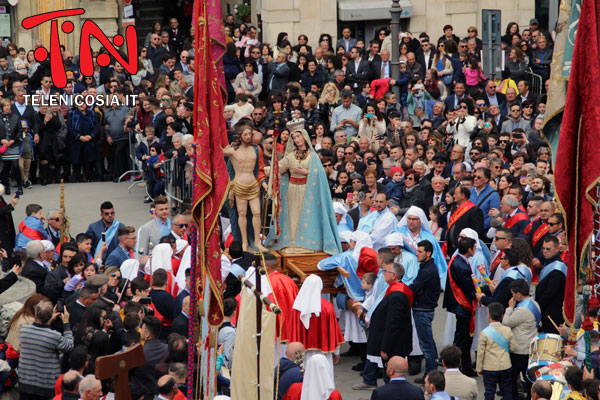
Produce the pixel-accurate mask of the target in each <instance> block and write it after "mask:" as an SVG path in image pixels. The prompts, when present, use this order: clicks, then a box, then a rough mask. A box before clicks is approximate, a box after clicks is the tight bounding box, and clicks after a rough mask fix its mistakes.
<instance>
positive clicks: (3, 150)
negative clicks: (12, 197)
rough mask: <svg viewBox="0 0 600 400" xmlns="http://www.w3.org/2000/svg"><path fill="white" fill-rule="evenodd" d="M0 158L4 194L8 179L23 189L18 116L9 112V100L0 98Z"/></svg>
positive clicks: (8, 188)
mask: <svg viewBox="0 0 600 400" xmlns="http://www.w3.org/2000/svg"><path fill="white" fill-rule="evenodd" d="M0 108H1V109H2V112H1V113H0V158H1V159H2V164H3V165H2V173H1V178H0V179H1V180H2V184H3V185H4V186H5V187H6V194H10V179H11V174H12V177H13V178H14V179H15V181H16V182H17V188H18V190H22V189H23V181H22V179H21V169H20V168H19V159H20V158H21V145H22V143H23V130H22V128H21V123H20V116H19V115H18V114H17V113H13V112H11V109H10V100H8V99H2V100H0Z"/></svg>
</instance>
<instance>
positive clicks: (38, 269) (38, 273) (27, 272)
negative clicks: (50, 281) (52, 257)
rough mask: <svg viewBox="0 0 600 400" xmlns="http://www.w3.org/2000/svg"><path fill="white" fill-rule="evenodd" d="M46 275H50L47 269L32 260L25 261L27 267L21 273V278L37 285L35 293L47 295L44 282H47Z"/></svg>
mask: <svg viewBox="0 0 600 400" xmlns="http://www.w3.org/2000/svg"><path fill="white" fill-rule="evenodd" d="M46 275H48V271H47V270H46V268H44V267H42V266H41V265H40V264H38V263H37V262H35V261H34V260H33V259H31V258H28V259H27V261H25V266H24V267H23V271H21V276H22V277H23V278H27V279H29V280H31V281H33V283H35V292H36V293H41V294H45V292H44V282H45V281H46Z"/></svg>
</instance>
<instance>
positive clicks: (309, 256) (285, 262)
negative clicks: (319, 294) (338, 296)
mask: <svg viewBox="0 0 600 400" xmlns="http://www.w3.org/2000/svg"><path fill="white" fill-rule="evenodd" d="M271 253H272V254H273V255H275V257H277V260H278V261H279V268H280V271H281V272H282V273H284V274H286V275H288V276H290V277H291V278H292V279H294V281H295V282H296V284H297V285H298V287H300V286H302V282H304V280H305V279H306V277H307V276H309V275H310V274H315V275H319V276H320V277H321V280H322V281H323V293H340V292H342V291H343V287H340V288H336V287H334V286H333V283H334V282H335V280H336V278H337V276H338V271H337V270H335V269H334V270H331V271H319V269H318V268H317V263H318V262H319V261H321V260H322V259H324V258H327V257H330V255H329V254H327V253H323V252H318V253H299V254H289V253H282V252H279V251H274V250H272V251H271Z"/></svg>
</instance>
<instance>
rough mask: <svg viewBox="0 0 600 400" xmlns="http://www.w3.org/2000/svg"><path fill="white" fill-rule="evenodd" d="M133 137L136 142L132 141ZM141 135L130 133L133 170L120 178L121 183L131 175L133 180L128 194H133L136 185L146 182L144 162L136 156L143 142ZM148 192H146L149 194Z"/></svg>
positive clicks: (130, 153)
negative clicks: (143, 171)
mask: <svg viewBox="0 0 600 400" xmlns="http://www.w3.org/2000/svg"><path fill="white" fill-rule="evenodd" d="M131 135H134V138H135V140H131V139H132V137H131ZM141 136H142V135H141V133H139V132H136V131H133V132H132V131H130V132H129V140H128V142H129V159H130V165H132V166H133V167H132V168H133V169H130V170H129V171H125V172H124V173H123V174H122V175H121V176H120V177H119V180H118V181H119V182H121V181H122V180H123V179H124V178H125V176H127V174H130V176H131V178H130V181H131V185H129V187H128V188H127V192H128V193H131V189H133V187H134V186H135V185H137V184H138V183H140V182H143V181H144V178H143V176H142V162H141V161H139V160H138V159H137V157H136V156H135V150H136V149H137V146H138V144H139V143H140V142H141V141H142V139H141ZM136 175H137V176H139V178H138V179H136ZM147 192H148V191H146V193H147Z"/></svg>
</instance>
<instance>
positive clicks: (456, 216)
mask: <svg viewBox="0 0 600 400" xmlns="http://www.w3.org/2000/svg"><path fill="white" fill-rule="evenodd" d="M473 207H475V204H473V203H472V202H471V201H467V202H465V203H464V204H463V205H462V206H460V207H458V208H457V209H456V210H454V212H453V213H452V215H450V220H449V221H448V230H447V231H449V230H450V228H452V225H454V224H455V223H456V221H458V220H459V219H460V218H461V217H462V216H463V215H465V214H466V213H467V211H469V210H470V209H471V208H473ZM447 231H446V232H447Z"/></svg>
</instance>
